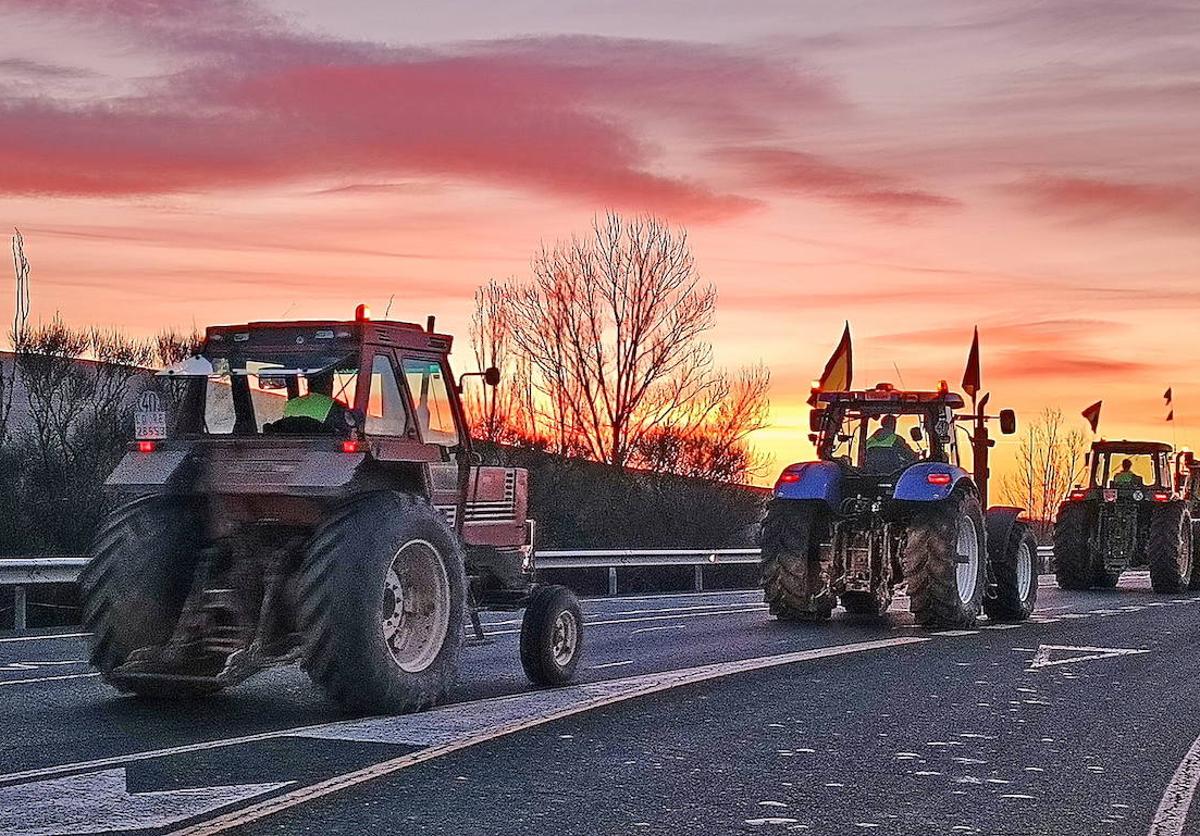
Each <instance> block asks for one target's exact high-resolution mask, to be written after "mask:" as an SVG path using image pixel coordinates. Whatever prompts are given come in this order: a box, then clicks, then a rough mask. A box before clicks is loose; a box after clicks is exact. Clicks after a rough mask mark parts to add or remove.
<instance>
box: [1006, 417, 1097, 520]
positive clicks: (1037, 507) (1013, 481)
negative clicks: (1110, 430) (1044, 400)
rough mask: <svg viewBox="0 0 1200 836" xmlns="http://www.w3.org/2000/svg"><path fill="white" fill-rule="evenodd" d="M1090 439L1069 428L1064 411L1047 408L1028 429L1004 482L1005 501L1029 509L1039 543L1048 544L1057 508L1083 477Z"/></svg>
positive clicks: (1028, 512)
mask: <svg viewBox="0 0 1200 836" xmlns="http://www.w3.org/2000/svg"><path fill="white" fill-rule="evenodd" d="M1086 449H1087V439H1086V438H1085V437H1084V435H1083V433H1081V432H1080V431H1079V430H1074V429H1068V427H1067V423H1066V421H1065V419H1064V418H1063V414H1062V410H1059V409H1053V408H1047V409H1044V410H1043V411H1042V412H1041V414H1040V415H1039V416H1038V417H1037V418H1036V419H1034V420H1033V421H1031V422H1029V423H1028V424H1027V425H1026V426H1025V431H1024V432H1023V433H1022V434H1021V438H1020V442H1019V443H1018V445H1017V453H1016V470H1015V471H1014V472H1013V473H1011V474H1009V475H1008V476H1006V477H1005V478H1004V480H1003V481H1002V482H1001V490H1002V492H1003V495H1004V499H1005V501H1006V502H1009V503H1011V504H1013V505H1017V506H1020V507H1022V508H1024V509H1025V510H1026V513H1027V514H1028V516H1029V519H1030V520H1031V521H1032V523H1033V526H1034V531H1035V533H1036V535H1037V537H1038V540H1039V542H1043V543H1044V542H1047V540H1048V538H1049V535H1050V529H1051V528H1052V527H1053V525H1054V516H1055V514H1056V513H1057V512H1058V506H1059V505H1060V504H1061V503H1062V501H1063V499H1064V498H1065V497H1066V495H1067V493H1068V492H1069V491H1070V490H1071V488H1072V486H1073V485H1075V484H1076V483H1077V482H1078V481H1079V479H1080V478H1081V477H1082V475H1083V469H1084V465H1083V454H1084V451H1085V450H1086Z"/></svg>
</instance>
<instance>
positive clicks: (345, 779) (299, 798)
mask: <svg viewBox="0 0 1200 836" xmlns="http://www.w3.org/2000/svg"><path fill="white" fill-rule="evenodd" d="M928 641H930V639H929V638H923V637H919V636H901V637H897V638H893V639H882V640H878V641H869V642H856V643H854V644H845V645H836V646H833V647H824V648H817V649H814V650H803V651H798V652H794V653H783V654H779V655H776V656H764V657H759V658H755V659H744V660H741V661H737V662H721V663H717V664H713V665H702V666H700V667H696V668H686V669H683V670H677V671H670V672H668V673H663V674H646V675H643V676H636V677H630V678H628V679H625V680H610V681H609V682H605V683H596V684H594V685H579V686H574V687H572V688H563V689H560V690H557V691H543V692H536V693H535V694H534V695H531V696H534V697H536V698H538V699H540V700H542V701H543V702H546V703H547V704H545V705H543V707H542V708H541V710H539V711H536V712H534V713H533V714H531V715H530V716H527V717H524V718H521V719H517V720H515V721H513V722H509V723H507V724H504V725H500V726H496V727H492V728H484V729H479V730H475V731H473V732H468V733H466V734H464V735H462V736H460V737H458V738H457V739H454V740H450V741H448V742H444V743H441V744H437V745H433V746H431V747H429V748H427V749H423V750H421V751H419V752H413V753H410V754H407V755H402V756H400V757H398V758H393V759H391V760H387V761H383V762H381V763H377V764H373V765H371V766H368V767H365V768H363V769H358V770H354V771H352V772H347V773H344V774H342V775H337V776H335V777H333V778H329V779H327V780H325V781H320V782H318V783H316V784H311V785H309V786H307V787H302V788H300V789H297V790H293V791H291V792H287V793H284V794H282V795H279V796H276V797H274V798H269V799H267V800H265V801H261V802H258V803H257V804H252V805H250V806H248V807H244V808H242V809H240V810H234V811H232V812H229V813H226V814H225V815H223V816H218V817H216V818H213V819H210V820H208V821H205V822H201V823H199V824H196V825H193V826H191V827H185V828H182V829H180V830H176V831H174V832H173V833H172V834H170V836H209V834H215V833H222V832H225V831H227V830H232V829H234V828H239V827H243V826H245V825H248V824H251V823H252V822H256V821H259V820H261V819H265V818H267V817H269V816H272V815H275V814H276V813H280V812H283V811H285V810H288V809H290V808H293V807H297V806H299V805H302V804H307V803H309V802H312V801H316V800H317V799H320V798H323V797H325V796H328V795H332V794H333V793H336V792H340V791H341V790H344V789H349V788H350V787H354V786H358V785H359V784H364V783H366V782H368V781H372V780H375V779H376V778H382V777H384V776H387V775H391V774H393V773H395V772H398V771H400V770H402V769H407V768H408V767H410V766H416V765H418V764H421V763H425V762H427V761H431V760H434V759H436V758H440V757H443V756H445V755H449V754H452V753H454V752H458V751H461V750H462V749H466V748H469V747H471V746H477V745H479V744H481V743H487V742H488V741H491V740H495V739H497V738H500V737H505V736H508V735H511V734H515V733H516V732H520V731H524V730H526V729H530V728H534V727H537V726H541V725H545V724H546V723H550V722H552V721H554V720H559V719H562V718H564V717H569V716H572V715H574V714H580V713H582V712H585V711H592V710H595V709H598V708H603V707H605V706H608V705H613V704H614V703H619V702H624V701H626V700H630V699H634V698H636V697H642V696H647V695H649V694H655V693H659V692H662V691H667V690H671V689H673V688H679V687H681V686H684V685H690V684H693V683H696V682H703V681H706V680H710V679H717V678H720V677H725V676H731V675H733V674H738V673H745V672H748V671H755V670H762V669H765V668H772V667H778V666H780V665H789V664H795V663H798V662H807V661H813V660H817V659H824V658H828V657H832V656H842V655H846V654H851V653H862V652H866V651H872V650H882V649H885V648H890V647H898V646H903V645H909V644H921V643H924V642H928ZM622 686H624V687H622ZM589 694H594V695H595V696H589ZM509 699H511V698H509ZM462 705H463V704H460V705H459V706H457V707H456V708H457V709H458V710H460V711H461V710H462ZM447 710H449V709H447ZM434 714H436V712H428V713H426V714H424V715H409V717H413V716H415V717H417V718H418V719H421V718H425V719H428V718H431V717H432V715H434ZM406 721H408V718H406V717H398V718H390V722H391V723H392V724H393V725H395V724H403V723H405V722H406ZM384 722H385V723H386V722H389V721H384Z"/></svg>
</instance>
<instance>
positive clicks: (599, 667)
mask: <svg viewBox="0 0 1200 836" xmlns="http://www.w3.org/2000/svg"><path fill="white" fill-rule="evenodd" d="M632 664H633V660H632V659H625V660H624V661H622V662H601V663H600V664H599V665H588V670H589V671H600V670H604V669H605V668H623V667H625V666H626V665H632Z"/></svg>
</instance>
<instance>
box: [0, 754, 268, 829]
mask: <svg viewBox="0 0 1200 836" xmlns="http://www.w3.org/2000/svg"><path fill="white" fill-rule="evenodd" d="M291 783H292V782H291V781H285V782H283V783H281V784H241V785H237V786H228V787H197V788H193V789H183V790H161V791H158V792H140V793H131V792H129V788H128V786H127V785H126V782H125V770H124V768H120V769H106V770H104V771H102V772H89V773H86V774H83V775H68V776H67V777H65V778H51V779H50V780H47V781H34V782H33V783H30V784H15V785H13V786H8V787H0V836H15V834H22V836H50V834H78V833H99V832H107V831H113V830H119V831H130V830H145V829H147V828H151V827H166V826H167V825H171V824H175V823H176V822H181V821H183V820H184V819H189V818H191V817H192V816H199V815H203V814H205V813H209V812H212V811H213V810H216V809H218V808H220V807H224V806H225V805H227V804H236V803H237V802H240V801H246V800H248V799H251V798H254V797H255V796H259V795H263V794H265V793H269V792H274V791H275V790H278V789H281V788H283V787H286V786H287V785H288V784H291Z"/></svg>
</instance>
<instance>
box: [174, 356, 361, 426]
mask: <svg viewBox="0 0 1200 836" xmlns="http://www.w3.org/2000/svg"><path fill="white" fill-rule="evenodd" d="M208 359H209V360H210V362H211V363H212V367H213V374H211V375H208V376H207V377H206V378H205V379H204V390H203V393H202V403H201V404H195V403H193V404H192V405H191V409H192V410H195V411H196V413H197V416H196V417H198V418H199V421H195V420H193V421H192V422H191V426H192V428H193V431H195V432H200V433H203V434H207V435H257V434H261V433H270V432H272V431H278V432H292V433H302V432H306V431H307V432H321V431H329V430H335V429H339V428H340V426H341V425H344V423H345V422H344V421H339V420H338V419H339V418H340V417H341V415H342V414H343V413H344V412H345V411H347V410H350V409H351V408H352V407H353V406H354V398H355V394H356V390H357V383H358V357H357V356H356V355H345V356H341V357H336V356H331V355H327V354H321V353H313V352H311V351H308V352H304V353H303V354H302V355H299V356H298V354H297V353H296V352H270V353H258V354H256V355H255V356H244V355H238V356H215V357H209V358H208ZM285 418H292V419H293V420H292V421H289V422H288V423H287V424H279V422H281V421H283V419H285ZM297 419H298V420H297ZM277 425H278V426H277Z"/></svg>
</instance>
